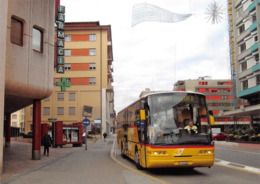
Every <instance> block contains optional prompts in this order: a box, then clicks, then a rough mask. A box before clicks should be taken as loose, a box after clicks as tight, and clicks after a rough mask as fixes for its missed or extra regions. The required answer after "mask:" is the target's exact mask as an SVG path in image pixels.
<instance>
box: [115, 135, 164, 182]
mask: <svg viewBox="0 0 260 184" xmlns="http://www.w3.org/2000/svg"><path fill="white" fill-rule="evenodd" d="M115 144H116V139H115V140H114V143H113V145H112V149H111V151H110V157H111V158H112V159H113V160H114V161H115V162H116V163H118V164H119V165H121V166H123V167H125V168H127V169H129V170H131V171H132V172H135V173H137V174H140V175H142V176H145V177H147V178H149V179H151V180H154V181H157V182H159V183H162V184H169V183H167V182H166V181H163V180H161V179H158V178H156V177H153V176H150V175H148V174H145V173H142V172H140V171H138V170H136V169H134V168H132V167H130V166H128V165H126V164H124V163H122V162H120V161H119V160H118V159H117V158H116V147H115Z"/></svg>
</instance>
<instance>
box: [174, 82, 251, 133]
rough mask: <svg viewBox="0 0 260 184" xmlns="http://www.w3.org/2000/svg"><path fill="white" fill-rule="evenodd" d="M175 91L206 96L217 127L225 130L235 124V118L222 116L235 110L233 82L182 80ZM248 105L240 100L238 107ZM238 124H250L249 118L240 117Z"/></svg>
mask: <svg viewBox="0 0 260 184" xmlns="http://www.w3.org/2000/svg"><path fill="white" fill-rule="evenodd" d="M174 91H194V92H200V93H203V94H205V96H206V102H207V105H208V110H209V111H212V112H213V115H214V117H215V125H216V126H218V127H220V128H222V130H223V128H224V126H225V125H231V124H234V119H233V117H231V116H230V117H228V116H222V113H223V112H225V111H229V110H232V109H233V91H232V81H231V80H212V79H205V78H203V77H202V78H199V79H198V80H180V81H177V82H176V83H175V85H174ZM245 104H246V101H245V100H242V99H239V100H238V105H239V106H243V105H245ZM236 121H237V123H238V124H248V123H249V118H248V117H238V118H237V119H236Z"/></svg>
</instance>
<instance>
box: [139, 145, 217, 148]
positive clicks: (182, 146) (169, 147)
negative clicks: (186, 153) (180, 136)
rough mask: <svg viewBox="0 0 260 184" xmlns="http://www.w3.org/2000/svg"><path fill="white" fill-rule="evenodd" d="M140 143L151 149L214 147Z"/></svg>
mask: <svg viewBox="0 0 260 184" xmlns="http://www.w3.org/2000/svg"><path fill="white" fill-rule="evenodd" d="M141 145H143V146H147V147H149V148H152V149H157V148H159V149H163V148H164V149H175V148H214V146H213V145H210V146H158V147H157V146H151V145H149V144H146V145H145V144H141Z"/></svg>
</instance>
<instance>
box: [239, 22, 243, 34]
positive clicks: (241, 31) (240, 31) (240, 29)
mask: <svg viewBox="0 0 260 184" xmlns="http://www.w3.org/2000/svg"><path fill="white" fill-rule="evenodd" d="M238 31H239V34H241V33H243V32H244V31H245V25H244V24H243V25H241V26H240V27H239V28H238Z"/></svg>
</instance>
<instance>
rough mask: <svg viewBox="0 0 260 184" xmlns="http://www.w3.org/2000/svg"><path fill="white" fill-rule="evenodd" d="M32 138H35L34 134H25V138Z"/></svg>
mask: <svg viewBox="0 0 260 184" xmlns="http://www.w3.org/2000/svg"><path fill="white" fill-rule="evenodd" d="M32 137H33V133H32V132H28V134H23V138H32Z"/></svg>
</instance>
